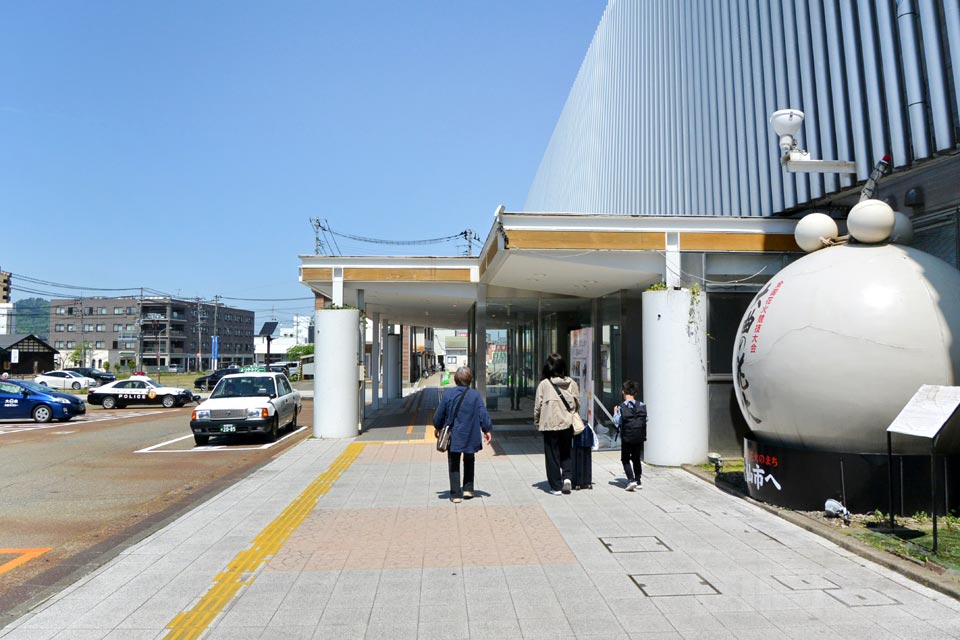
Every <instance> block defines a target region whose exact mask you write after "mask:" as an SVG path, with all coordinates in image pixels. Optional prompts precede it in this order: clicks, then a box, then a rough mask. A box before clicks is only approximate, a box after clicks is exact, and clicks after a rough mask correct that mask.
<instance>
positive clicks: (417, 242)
mask: <svg viewBox="0 0 960 640" xmlns="http://www.w3.org/2000/svg"><path fill="white" fill-rule="evenodd" d="M316 224H317V225H318V226H319V228H320V229H322V230H323V231H326V232H327V233H329V234H330V235H332V236H340V237H341V238H348V239H350V240H356V241H358V242H367V243H370V244H390V245H403V246H410V245H421V244H441V243H443V242H450V241H451V240H456V239H457V238H466V239H467V240H468V242H469V241H470V239H472V237H473V234H474V232H473V231H471V230H470V229H466V230H464V231H461V232H460V233H456V234H454V235H452V236H444V237H442V238H426V239H423V240H384V239H381V238H367V237H365V236H355V235H352V234H349V233H341V232H339V231H334V230H333V229H331V228H330V225H329V223H327V221H326V220H324V222H320V221H319V220H318V221H317V223H316ZM338 248H339V247H338Z"/></svg>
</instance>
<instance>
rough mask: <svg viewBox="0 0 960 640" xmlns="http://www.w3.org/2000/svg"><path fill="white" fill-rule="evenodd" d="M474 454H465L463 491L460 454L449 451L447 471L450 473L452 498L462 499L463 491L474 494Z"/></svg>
mask: <svg viewBox="0 0 960 640" xmlns="http://www.w3.org/2000/svg"><path fill="white" fill-rule="evenodd" d="M475 455H476V454H473V453H464V454H463V489H462V491H461V488H460V452H459V451H447V469H448V470H449V471H450V497H451V498H462V497H463V491H469V492H471V493H473V464H474V456H475Z"/></svg>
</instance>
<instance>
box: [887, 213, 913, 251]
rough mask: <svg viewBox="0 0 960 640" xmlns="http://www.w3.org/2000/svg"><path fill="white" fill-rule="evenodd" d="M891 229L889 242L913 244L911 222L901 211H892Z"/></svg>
mask: <svg viewBox="0 0 960 640" xmlns="http://www.w3.org/2000/svg"><path fill="white" fill-rule="evenodd" d="M893 215H894V216H895V219H894V223H893V231H891V232H890V242H892V243H894V244H913V223H912V222H910V218H908V217H907V214H905V213H903V212H902V211H894V212H893Z"/></svg>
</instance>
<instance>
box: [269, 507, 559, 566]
mask: <svg viewBox="0 0 960 640" xmlns="http://www.w3.org/2000/svg"><path fill="white" fill-rule="evenodd" d="M573 562H575V557H574V555H573V552H572V551H571V550H570V548H569V547H568V546H567V544H566V542H565V541H564V539H563V537H562V536H561V535H560V532H559V531H558V530H557V528H556V526H555V525H554V524H553V522H552V521H551V520H550V518H549V516H548V515H547V514H546V512H545V511H544V510H543V508H542V507H540V506H539V505H523V506H508V505H492V506H485V505H482V504H480V505H470V506H465V507H460V508H455V507H453V506H452V505H446V504H445V505H444V506H442V507H396V508H374V509H317V510H315V511H314V512H313V513H312V514H310V516H308V517H307V518H306V519H305V520H304V522H303V524H302V525H301V526H300V528H299V529H298V530H297V532H296V533H295V534H294V535H292V536H291V537H290V539H289V540H288V541H287V543H286V544H285V545H284V547H283V549H281V550H280V551H279V552H278V553H277V554H276V555H275V556H274V557H273V558H272V559H271V560H270V562H269V563H268V564H267V567H266V569H267V570H270V571H339V570H343V569H408V568H411V569H412V568H419V567H461V566H466V567H469V566H496V565H523V564H567V563H573Z"/></svg>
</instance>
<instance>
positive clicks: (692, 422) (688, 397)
mask: <svg viewBox="0 0 960 640" xmlns="http://www.w3.org/2000/svg"><path fill="white" fill-rule="evenodd" d="M705 307H706V305H705V304H704V295H703V294H702V293H700V294H698V295H696V296H694V295H693V294H692V293H691V291H690V290H689V289H676V290H675V289H667V290H666V291H645V292H644V293H643V322H642V326H643V329H642V331H643V333H642V336H643V401H644V402H645V403H646V404H647V411H648V413H649V416H650V418H649V422H648V424H647V442H646V444H645V445H644V460H646V461H647V462H649V463H651V464H659V465H666V466H680V465H681V464H700V463H702V462H705V461H706V459H707V448H708V436H709V417H708V416H709V393H708V388H707V366H706V362H707V334H706V322H705V315H704V309H705Z"/></svg>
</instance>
